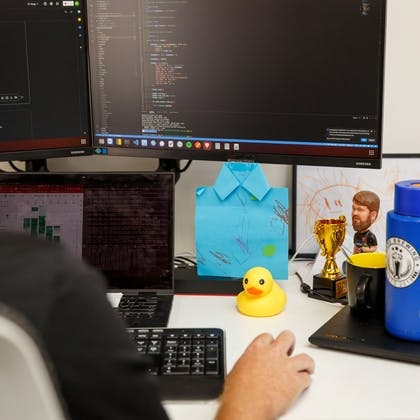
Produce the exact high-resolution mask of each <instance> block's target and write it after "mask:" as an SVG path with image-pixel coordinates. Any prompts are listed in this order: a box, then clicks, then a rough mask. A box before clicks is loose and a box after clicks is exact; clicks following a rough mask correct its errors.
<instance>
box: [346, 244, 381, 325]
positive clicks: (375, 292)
mask: <svg viewBox="0 0 420 420" xmlns="http://www.w3.org/2000/svg"><path fill="white" fill-rule="evenodd" d="M385 271H386V256H385V253H383V252H366V253H361V254H354V255H352V256H350V257H349V259H348V261H347V297H348V304H349V306H350V308H351V311H352V313H353V314H355V315H358V316H377V317H383V316H384V307H385Z"/></svg>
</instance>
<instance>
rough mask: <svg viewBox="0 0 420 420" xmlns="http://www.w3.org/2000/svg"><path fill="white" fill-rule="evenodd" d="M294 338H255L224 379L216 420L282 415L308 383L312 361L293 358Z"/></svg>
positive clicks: (267, 418) (261, 419) (267, 419)
mask: <svg viewBox="0 0 420 420" xmlns="http://www.w3.org/2000/svg"><path fill="white" fill-rule="evenodd" d="M294 344H295V337H294V335H293V333H292V332H290V331H284V332H282V333H281V334H280V335H279V336H278V337H277V338H273V337H272V336H271V335H270V334H262V335H260V336H258V337H257V338H256V339H255V340H254V341H253V342H252V343H251V344H250V345H249V346H248V348H247V349H246V350H245V352H244V353H243V355H242V356H241V357H240V358H239V359H238V361H237V362H236V364H235V366H234V367H233V369H232V371H231V372H230V373H229V375H228V376H227V377H226V381H225V385H224V389H223V393H222V395H221V397H220V407H219V410H218V413H217V416H216V420H235V419H240V420H247V419H250V420H251V419H252V420H254V419H259V420H271V419H275V418H277V417H279V416H281V415H282V414H284V413H285V412H286V411H287V410H288V409H289V408H290V406H291V405H292V404H293V402H294V401H295V400H296V399H297V398H298V396H299V395H300V394H301V393H302V392H303V391H304V390H305V389H306V388H308V386H309V385H310V383H311V374H312V373H313V372H314V361H313V359H312V358H311V357H310V356H308V355H307V354H299V355H296V356H292V352H293V348H294Z"/></svg>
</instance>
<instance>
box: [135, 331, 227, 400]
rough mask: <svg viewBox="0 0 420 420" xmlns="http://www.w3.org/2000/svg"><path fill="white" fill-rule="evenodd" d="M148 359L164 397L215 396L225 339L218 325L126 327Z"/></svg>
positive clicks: (222, 368)
mask: <svg viewBox="0 0 420 420" xmlns="http://www.w3.org/2000/svg"><path fill="white" fill-rule="evenodd" d="M127 331H128V333H129V334H130V336H131V337H132V338H133V340H134V341H135V343H136V346H137V350H138V352H139V353H140V354H142V355H145V356H146V357H147V358H149V359H150V360H151V363H152V365H151V367H150V368H149V373H150V375H154V376H156V377H157V380H158V384H159V390H160V393H161V396H162V398H163V399H165V400H197V399H199V400H204V399H213V398H217V397H218V396H219V395H220V393H221V391H222V387H223V382H224V379H225V341H224V333H223V330H221V329H219V328H163V329H157V328H154V329H151V328H146V329H145V328H127Z"/></svg>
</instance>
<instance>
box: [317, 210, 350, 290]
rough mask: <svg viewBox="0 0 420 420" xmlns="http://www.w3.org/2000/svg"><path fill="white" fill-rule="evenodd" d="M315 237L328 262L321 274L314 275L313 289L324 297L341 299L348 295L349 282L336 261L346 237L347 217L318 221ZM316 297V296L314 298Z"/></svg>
mask: <svg viewBox="0 0 420 420" xmlns="http://www.w3.org/2000/svg"><path fill="white" fill-rule="evenodd" d="M314 235H315V238H316V240H317V242H318V245H319V247H320V248H321V255H323V256H325V258H326V261H325V264H324V267H323V269H322V271H321V273H320V274H316V275H314V283H313V287H312V289H313V290H314V292H316V293H319V294H322V295H324V296H328V297H333V298H341V297H343V296H346V294H347V282H346V278H345V277H344V276H343V274H342V273H341V271H340V270H339V268H338V266H337V263H336V261H335V258H334V256H335V254H336V253H337V252H338V251H339V250H340V247H341V245H342V244H343V241H344V237H345V235H346V217H345V216H340V217H339V218H338V219H321V220H317V221H316V222H315V225H314ZM314 297H315V296H314Z"/></svg>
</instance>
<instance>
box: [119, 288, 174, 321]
mask: <svg viewBox="0 0 420 420" xmlns="http://www.w3.org/2000/svg"><path fill="white" fill-rule="evenodd" d="M172 299H173V296H172V295H157V294H155V293H139V294H132V295H130V294H123V295H122V297H121V300H120V302H119V304H118V307H117V308H116V310H117V312H118V313H119V315H120V316H121V317H122V318H123V319H124V322H125V323H126V325H127V326H128V327H145V328H148V327H166V326H167V325H168V318H169V313H170V309H171V307H172Z"/></svg>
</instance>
